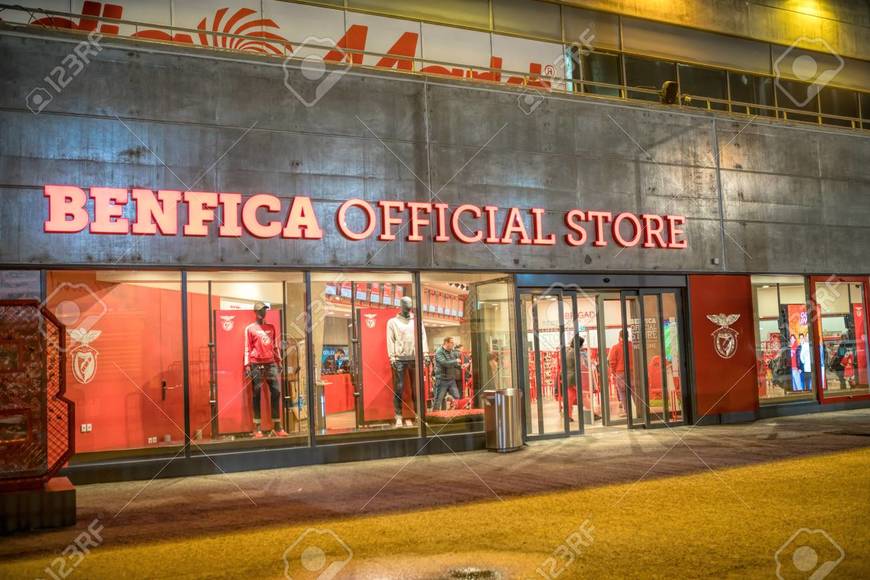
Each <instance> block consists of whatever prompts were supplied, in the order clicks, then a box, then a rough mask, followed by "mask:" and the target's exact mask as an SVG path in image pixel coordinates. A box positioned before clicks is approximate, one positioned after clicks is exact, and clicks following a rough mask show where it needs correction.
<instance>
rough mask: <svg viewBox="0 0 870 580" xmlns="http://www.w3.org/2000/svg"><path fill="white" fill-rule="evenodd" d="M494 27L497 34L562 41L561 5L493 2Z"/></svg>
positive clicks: (524, 0)
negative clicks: (503, 33)
mask: <svg viewBox="0 0 870 580" xmlns="http://www.w3.org/2000/svg"><path fill="white" fill-rule="evenodd" d="M492 27H493V30H495V31H497V32H510V33H514V34H523V35H526V36H538V37H541V38H550V39H553V40H562V21H561V15H560V11H559V5H558V4H552V3H550V2H538V1H537V0H493V2H492Z"/></svg>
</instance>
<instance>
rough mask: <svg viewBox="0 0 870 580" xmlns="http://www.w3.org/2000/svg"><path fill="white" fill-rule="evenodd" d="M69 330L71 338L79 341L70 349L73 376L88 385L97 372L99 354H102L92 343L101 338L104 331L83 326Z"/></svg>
mask: <svg viewBox="0 0 870 580" xmlns="http://www.w3.org/2000/svg"><path fill="white" fill-rule="evenodd" d="M68 332H69V336H70V338H71V339H73V340H74V341H75V342H77V343H79V344H78V345H77V346H75V347H74V348H73V349H72V350H71V351H70V354H71V355H72V359H71V361H70V364H71V366H72V374H73V377H75V379H76V380H77V381H78V382H80V383H81V384H83V385H86V384H88V383H90V382H91V381H93V380H94V377H95V376H96V374H97V356H99V354H100V353H99V351H97V349H95V348H94V347H92V346H91V343H92V342H94V341H95V340H97V339H98V338H100V335H101V334H102V333H103V331H102V330H88V329H87V328H84V327H83V328H74V329H72V330H70V331H68Z"/></svg>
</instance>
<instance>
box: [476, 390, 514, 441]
mask: <svg viewBox="0 0 870 580" xmlns="http://www.w3.org/2000/svg"><path fill="white" fill-rule="evenodd" d="M483 422H484V428H485V430H486V448H487V449H491V450H493V451H498V452H499V453H507V452H509V451H516V450H517V449H519V448H520V447H522V446H523V429H522V420H521V416H520V391H519V389H515V388H509V389H499V390H490V391H484V392H483Z"/></svg>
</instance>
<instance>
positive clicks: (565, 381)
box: [516, 288, 585, 439]
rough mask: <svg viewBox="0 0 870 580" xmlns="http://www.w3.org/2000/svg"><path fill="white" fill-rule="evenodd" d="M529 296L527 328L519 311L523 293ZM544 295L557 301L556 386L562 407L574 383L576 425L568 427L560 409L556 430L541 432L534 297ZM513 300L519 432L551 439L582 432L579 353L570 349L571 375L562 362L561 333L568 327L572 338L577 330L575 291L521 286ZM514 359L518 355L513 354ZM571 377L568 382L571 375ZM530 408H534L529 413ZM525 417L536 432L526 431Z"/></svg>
mask: <svg viewBox="0 0 870 580" xmlns="http://www.w3.org/2000/svg"><path fill="white" fill-rule="evenodd" d="M524 296H529V297H530V298H531V301H532V302H531V308H532V312H531V322H532V328H531V329H529V328H527V327H526V314H525V312H524V311H523V297H524ZM543 296H547V297H552V298H555V299H556V300H557V301H558V302H557V304H558V316H559V351H560V359H559V360H560V362H562V363H563V364H561V365H560V367H561V369H560V378H561V381H560V386H559V396H560V398H561V400H562V405H563V409H564V408H565V406H566V405H568V404H569V403H570V396H569V391H568V389H569V386H570V385H572V384H574V385H576V387H577V428H576V429H572V428H571V421H570V418H569V414H568V413H566V412H564V411H563V413H562V430H561V431H558V432H552V433H545V432H544V401H543V380H542V368H543V366H542V364H541V354H540V352H541V348H540V347H541V343H540V326H539V324H540V316H539V313H538V301H539V300H540V299H541V297H543ZM516 297H517V298H516V300H517V304H518V305H517V308H516V311H517V313H518V314H519V321H518V322H519V323H518V325H517V327H518V330H519V332H520V335H521V342H520V352H521V353H522V354H523V357H524V358H523V360H522V363H521V364H522V369H523V371H522V377H523V381H524V385H523V387H524V388H523V389H522V390H521V391H522V396H523V409H524V412H523V433H524V434H525V437H526V438H528V439H551V438H557V437H567V436H568V435H578V434H581V435H582V434H583V433H584V432H585V430H584V423H583V384H582V380H583V373H582V372H581V369H580V353H579V352H578V351H577V349H576V348H575V349H574V351H573V355H572V356H573V358H574V377H569V376H568V365H567V364H564V363H566V361H567V360H568V346H567V344H566V341H565V337H566V334H567V331H570V333H571V336H572V338H576V337H577V336H579V334H580V326H579V319H578V311H577V292H576V291H575V290H567V289H561V288H559V289H553V288H545V289H535V288H521V289H518V290H517V293H516ZM565 300H570V305H571V320H570V321H567V324H566V320H565ZM529 331H531V332H532V342H531V343H530V342H529V339H528V334H529ZM530 344H531V346H532V350H533V351H534V353H535V358H534V364H535V390H536V392H537V397H536V400H537V403H536V405H535V407H536V409H533V408H532V398H531V388H532V383H531V377H530V373H529V365H528V360H527V358H528V353H529V352H530V351H529V345H530ZM517 359H518V362H519V359H520V357H517ZM572 378H573V379H574V381H573V382H571V379H572ZM533 411H536V412H534V413H533ZM529 419H532V420H536V421H537V424H538V433H536V434H532V433H529V425H528V424H527V421H528V420H529Z"/></svg>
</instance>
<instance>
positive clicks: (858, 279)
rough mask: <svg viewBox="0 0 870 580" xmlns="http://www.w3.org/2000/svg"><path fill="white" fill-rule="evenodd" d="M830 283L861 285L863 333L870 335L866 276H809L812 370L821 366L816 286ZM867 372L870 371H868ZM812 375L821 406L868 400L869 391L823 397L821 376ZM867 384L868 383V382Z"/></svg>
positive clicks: (819, 322) (867, 278) (819, 319)
mask: <svg viewBox="0 0 870 580" xmlns="http://www.w3.org/2000/svg"><path fill="white" fill-rule="evenodd" d="M832 281H833V282H842V283H846V284H848V283H860V284H861V285H862V287H863V289H864V296H863V304H864V329H865V333H868V334H870V327H868V326H867V324H868V322H870V320H868V318H870V313H868V312H867V304H868V294H867V293H868V292H870V277H868V276H835V275H831V276H810V277H809V283H810V301H811V302H810V304H811V305H812V308H813V310H812V315H813V320H812V329H811V332H812V334H813V340H814V341H815V342H814V344H815V345H816V346H814V347H813V365H814V367H813V368H814V369H821V368H822V367H821V366H819V365H820V364H821V352H820V350H819V347H818V345H819V344H821V333H820V332H819V331H820V327H821V319H822V313H821V305H820V304H819V303H818V302H817V301H816V284H819V283H821V284H824V283H826V282H832ZM868 357H870V353H868ZM868 371H870V369H868ZM813 374H814V375H817V377H816V376H814V382H815V383H816V388H817V391H818V397H819V398H818V401H819V402H820V403H821V404H823V405H824V404H829V403H842V402H849V401H865V400H870V391H868V392H867V393H864V394H860V395H834V396H825V393H824V391H823V389H822V388H821V386H822V380H821V375H820V374H819V373H817V372H815V370H814V371H813ZM868 382H870V381H868Z"/></svg>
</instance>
